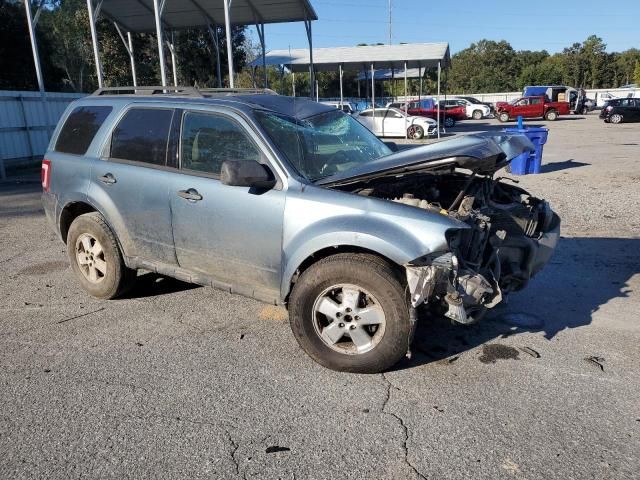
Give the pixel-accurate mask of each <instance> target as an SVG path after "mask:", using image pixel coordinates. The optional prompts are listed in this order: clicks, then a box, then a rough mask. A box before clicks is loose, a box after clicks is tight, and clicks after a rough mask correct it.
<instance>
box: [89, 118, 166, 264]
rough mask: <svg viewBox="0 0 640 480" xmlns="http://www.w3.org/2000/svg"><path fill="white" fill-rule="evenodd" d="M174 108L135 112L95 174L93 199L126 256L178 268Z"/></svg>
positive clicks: (123, 123)
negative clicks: (171, 159) (171, 190)
mask: <svg viewBox="0 0 640 480" xmlns="http://www.w3.org/2000/svg"><path fill="white" fill-rule="evenodd" d="M173 113H174V110H173V109H167V108H147V107H145V108H131V109H129V110H128V111H127V112H125V114H124V115H123V116H122V117H121V120H120V121H119V123H118V125H117V126H116V127H115V128H114V130H113V132H112V136H111V142H110V146H109V148H108V153H107V157H108V158H103V159H98V160H96V162H95V163H94V164H93V168H92V171H91V176H92V179H91V184H90V187H89V191H88V197H89V200H90V201H91V202H92V203H93V204H94V205H100V206H101V207H102V211H101V213H102V214H103V215H104V217H105V219H106V220H107V222H108V223H109V225H111V227H112V228H113V229H114V230H115V232H116V235H117V236H118V238H119V240H120V243H121V244H122V247H123V250H124V252H125V254H126V255H127V256H136V257H141V258H145V259H149V260H154V261H159V262H163V263H169V264H176V256H175V249H174V245H173V234H172V229H171V213H170V210H169V200H168V196H167V191H168V187H169V184H170V179H171V176H172V174H173V173H172V171H174V170H173V169H169V168H167V167H166V157H167V139H168V132H169V131H170V128H171V122H172V118H173Z"/></svg>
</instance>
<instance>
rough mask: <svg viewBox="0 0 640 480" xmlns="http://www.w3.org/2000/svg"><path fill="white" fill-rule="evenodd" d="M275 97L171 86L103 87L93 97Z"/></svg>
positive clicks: (260, 91)
mask: <svg viewBox="0 0 640 480" xmlns="http://www.w3.org/2000/svg"><path fill="white" fill-rule="evenodd" d="M252 94H264V95H277V93H276V92H274V91H273V90H271V89H269V88H196V87H172V86H166V87H162V86H144V87H104V88H99V89H98V90H96V91H95V92H93V95H99V96H104V95H168V96H180V97H197V98H204V97H215V96H227V95H252Z"/></svg>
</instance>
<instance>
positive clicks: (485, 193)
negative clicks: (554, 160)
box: [342, 170, 559, 323]
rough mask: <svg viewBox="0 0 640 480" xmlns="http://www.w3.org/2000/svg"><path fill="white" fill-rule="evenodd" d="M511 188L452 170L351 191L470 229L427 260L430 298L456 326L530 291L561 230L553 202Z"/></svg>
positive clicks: (504, 181)
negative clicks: (547, 245) (545, 248)
mask: <svg viewBox="0 0 640 480" xmlns="http://www.w3.org/2000/svg"><path fill="white" fill-rule="evenodd" d="M507 181H512V182H514V183H515V182H517V180H511V179H509V178H493V176H489V175H477V174H476V173H470V174H467V173H463V172H459V171H454V170H447V171H442V172H439V171H432V172H420V173H413V174H410V175H402V176H391V177H382V178H377V179H372V180H369V181H368V182H366V184H359V185H358V184H352V185H350V186H349V190H350V191H351V192H352V193H357V194H359V195H364V196H368V197H375V198H380V199H384V200H387V201H392V202H397V203H401V204H404V205H408V206H411V207H415V208H419V209H423V210H425V211H428V212H431V213H434V214H440V215H447V216H449V217H452V218H455V219H456V220H460V221H462V222H464V223H466V224H467V225H468V226H469V227H470V228H464V229H458V230H453V231H452V234H451V236H450V238H448V241H449V247H450V250H451V251H450V252H449V253H448V254H447V255H440V256H438V257H437V258H434V257H433V255H432V256H427V258H424V259H423V260H422V263H423V264H424V265H422V266H427V267H428V268H431V269H432V270H433V271H431V272H430V273H429V275H427V276H428V277H429V278H431V285H429V290H430V291H429V292H428V295H426V296H429V297H432V298H433V297H435V298H437V299H439V300H441V302H435V303H439V304H441V305H442V306H443V307H444V308H445V310H446V311H444V312H442V313H444V314H445V315H446V316H448V317H450V318H451V319H453V320H456V321H458V322H459V323H472V322H473V321H476V320H477V319H478V318H479V317H480V316H481V315H480V314H479V312H482V313H483V312H484V311H485V310H486V308H491V307H493V306H495V305H496V304H498V303H499V302H500V301H501V300H502V298H503V296H504V295H505V294H507V293H509V292H512V291H516V290H520V289H522V288H524V287H525V286H526V284H527V282H528V281H529V279H530V278H531V277H532V276H533V275H534V274H535V273H536V271H537V266H536V256H537V252H538V240H539V239H540V238H541V237H542V236H543V235H544V233H545V232H548V231H549V230H550V229H552V228H554V227H555V226H557V224H559V219H558V217H557V216H556V215H555V214H554V213H553V211H552V210H551V208H550V207H549V204H548V203H547V202H546V201H544V200H541V199H538V198H535V197H533V196H531V195H529V194H528V193H527V192H526V191H525V190H523V189H522V188H520V187H518V186H516V185H514V184H511V183H507ZM342 188H344V187H342ZM414 273H415V274H416V275H422V274H419V273H417V272H414ZM422 276H423V277H424V275H422ZM414 280H415V281H416V282H419V281H420V280H419V279H414ZM410 281H411V278H410ZM422 281H424V278H423V280H422ZM423 296H425V295H423ZM425 301H426V300H425ZM431 303H434V302H431Z"/></svg>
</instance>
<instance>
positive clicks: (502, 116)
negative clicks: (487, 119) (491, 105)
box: [498, 112, 509, 123]
mask: <svg viewBox="0 0 640 480" xmlns="http://www.w3.org/2000/svg"><path fill="white" fill-rule="evenodd" d="M498 120H500V121H501V122H502V123H505V122H508V121H509V114H508V113H507V112H502V113H500V114H499V115H498Z"/></svg>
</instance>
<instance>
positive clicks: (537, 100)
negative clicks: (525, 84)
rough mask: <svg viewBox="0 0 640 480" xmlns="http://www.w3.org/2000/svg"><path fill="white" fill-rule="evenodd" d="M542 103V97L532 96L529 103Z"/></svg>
mask: <svg viewBox="0 0 640 480" xmlns="http://www.w3.org/2000/svg"><path fill="white" fill-rule="evenodd" d="M541 103H542V99H540V98H532V99H531V105H540V104H541Z"/></svg>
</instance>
